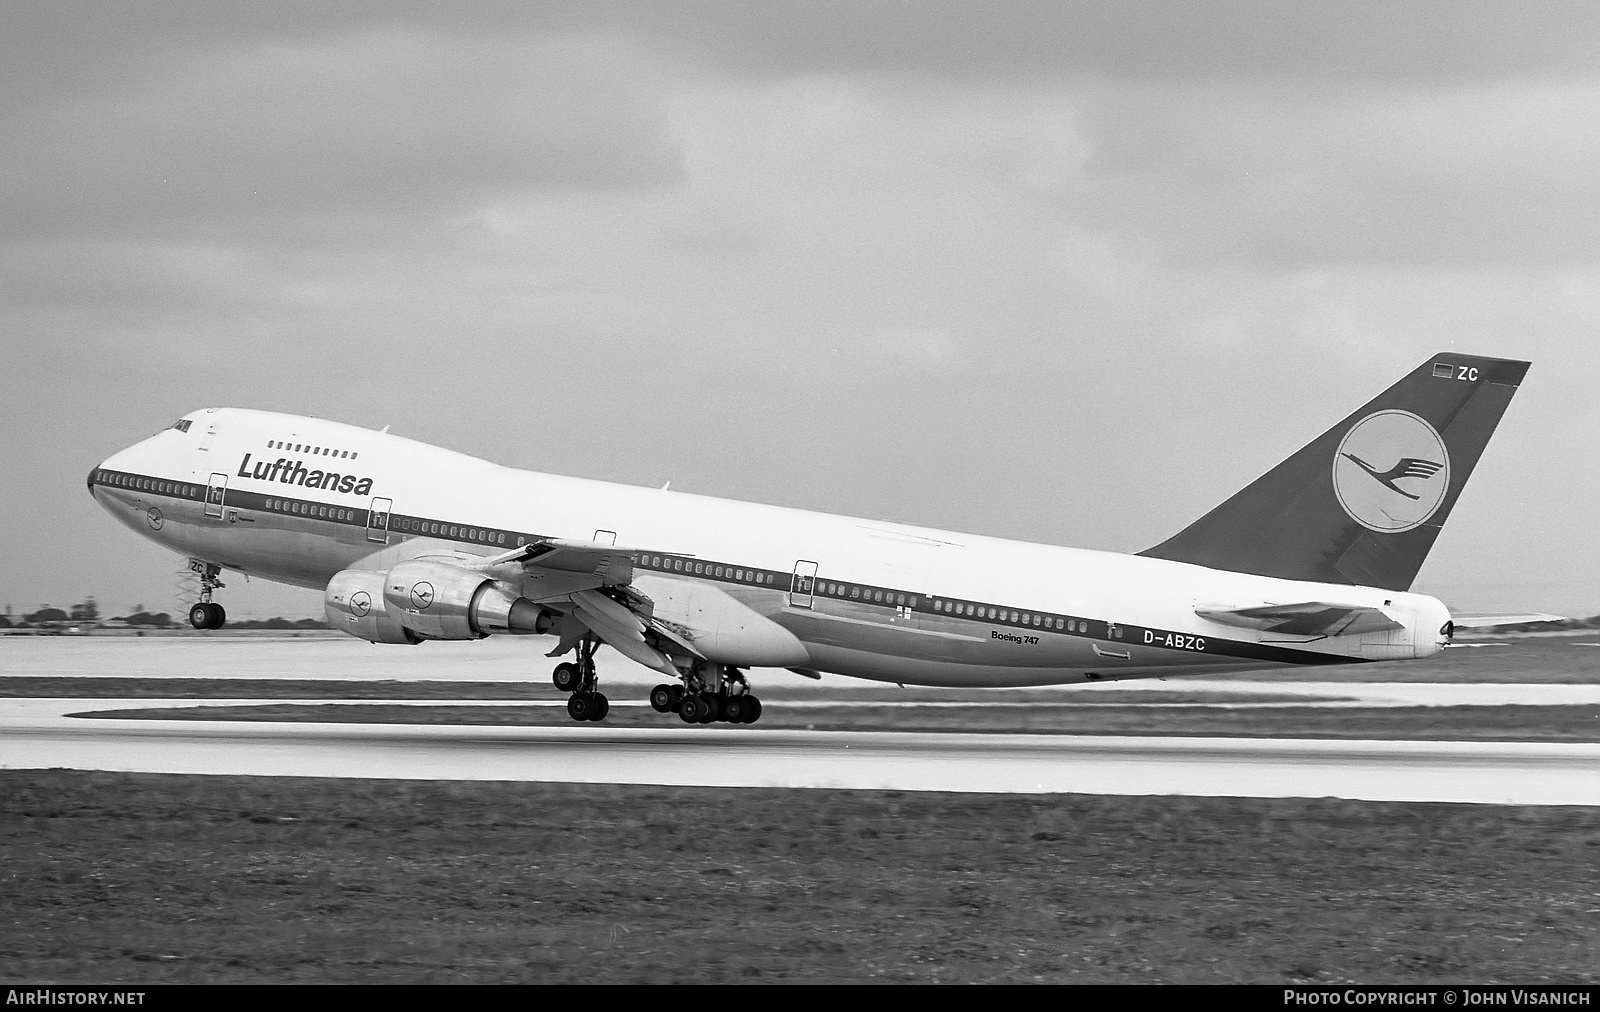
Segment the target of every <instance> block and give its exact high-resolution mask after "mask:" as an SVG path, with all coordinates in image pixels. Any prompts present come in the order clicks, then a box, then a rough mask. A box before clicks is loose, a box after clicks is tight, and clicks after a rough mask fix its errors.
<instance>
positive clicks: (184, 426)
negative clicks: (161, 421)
mask: <svg viewBox="0 0 1600 1012" xmlns="http://www.w3.org/2000/svg"><path fill="white" fill-rule="evenodd" d="M189 425H190V419H187V418H180V419H178V420H177V421H175V422H173V423H172V424H171V425H170V426H168V427H169V428H173V429H177V430H178V431H179V432H188V431H189Z"/></svg>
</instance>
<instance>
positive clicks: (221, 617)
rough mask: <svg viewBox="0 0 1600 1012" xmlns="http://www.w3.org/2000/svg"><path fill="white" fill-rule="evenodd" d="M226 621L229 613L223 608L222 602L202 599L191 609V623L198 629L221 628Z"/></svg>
mask: <svg viewBox="0 0 1600 1012" xmlns="http://www.w3.org/2000/svg"><path fill="white" fill-rule="evenodd" d="M226 621H228V613H227V612H225V611H223V610H222V605H220V604H212V603H211V602H210V601H201V602H199V603H197V604H195V605H194V606H193V607H191V608H190V609H189V624H190V625H192V626H194V627H195V628H196V629H221V628H222V624H223V623H224V622H226Z"/></svg>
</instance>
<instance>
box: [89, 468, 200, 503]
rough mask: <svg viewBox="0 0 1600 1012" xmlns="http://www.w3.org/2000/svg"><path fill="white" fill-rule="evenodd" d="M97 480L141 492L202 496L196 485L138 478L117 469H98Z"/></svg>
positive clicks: (187, 496) (192, 496)
mask: <svg viewBox="0 0 1600 1012" xmlns="http://www.w3.org/2000/svg"><path fill="white" fill-rule="evenodd" d="M95 480H96V481H99V482H101V483H102V484H106V485H116V486H119V487H121V488H134V489H138V490H139V491H141V492H155V493H157V494H159V495H178V496H183V497H184V498H185V499H198V498H200V490H199V488H198V487H196V486H194V485H185V484H183V483H182V482H176V481H162V480H160V479H159V478H136V477H134V476H133V475H131V474H118V473H117V472H115V471H98V472H96V476H95Z"/></svg>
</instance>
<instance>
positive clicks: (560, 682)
mask: <svg viewBox="0 0 1600 1012" xmlns="http://www.w3.org/2000/svg"><path fill="white" fill-rule="evenodd" d="M582 680H583V679H582V677H581V676H580V675H579V674H578V666H577V665H576V664H557V665H556V669H555V670H554V671H553V672H551V673H550V681H551V682H553V683H555V687H556V688H558V689H560V690H561V691H562V692H576V691H577V690H578V683H579V682H581V681H582Z"/></svg>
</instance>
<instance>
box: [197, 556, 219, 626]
mask: <svg viewBox="0 0 1600 1012" xmlns="http://www.w3.org/2000/svg"><path fill="white" fill-rule="evenodd" d="M189 568H190V569H191V570H193V571H194V572H195V573H197V574H199V576H200V600H199V601H197V602H196V603H195V604H194V605H193V606H192V607H190V609H189V624H190V625H192V626H194V627H195V628H196V629H221V628H222V626H223V623H225V622H227V621H228V613H227V612H226V611H225V610H223V607H222V605H220V604H217V603H215V602H214V601H212V600H211V595H212V593H213V592H215V591H218V590H221V589H222V588H223V587H225V586H227V584H225V583H223V582H222V581H221V580H219V579H217V577H218V576H220V575H222V567H221V566H218V565H213V564H212V563H210V562H201V561H200V560H199V559H190V560H189Z"/></svg>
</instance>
